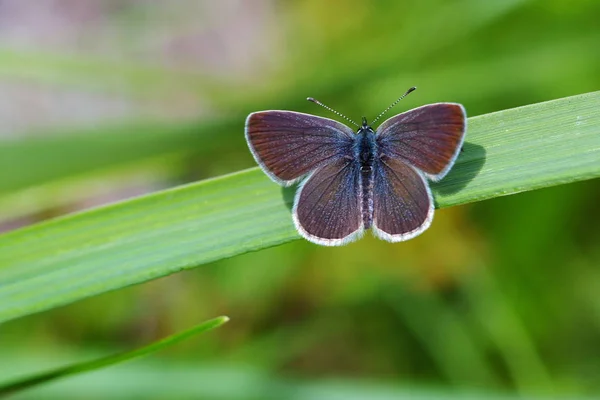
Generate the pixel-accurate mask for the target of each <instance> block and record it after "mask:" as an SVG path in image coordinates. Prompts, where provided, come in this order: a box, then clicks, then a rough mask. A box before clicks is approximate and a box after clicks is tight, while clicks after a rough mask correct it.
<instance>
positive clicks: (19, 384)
mask: <svg viewBox="0 0 600 400" xmlns="http://www.w3.org/2000/svg"><path fill="white" fill-rule="evenodd" d="M228 320H229V318H227V317H217V318H214V319H211V320H208V321H206V322H203V323H202V324H200V325H196V326H194V327H193V328H190V329H187V330H185V331H183V332H180V333H177V334H175V335H171V336H169V337H166V338H164V339H162V340H159V341H157V342H154V343H152V344H150V345H148V346H144V347H142V348H139V349H136V350H131V351H126V352H124V353H120V354H115V355H112V356H107V357H103V358H100V359H98V360H93V361H86V362H82V363H78V364H75V365H71V366H68V367H63V368H58V369H55V370H53V371H48V372H43V373H40V374H38V375H35V376H31V377H28V378H23V379H19V380H16V381H13V382H9V383H7V384H0V396H6V395H9V394H14V393H16V392H19V391H21V390H25V389H29V388H31V387H34V386H37V385H40V384H43V383H48V382H51V381H54V380H57V379H62V378H66V377H68V376H71V375H77V374H81V373H83V372H88V371H94V370H97V369H100V368H104V367H108V366H111V365H114V364H119V363H122V362H124V361H129V360H131V359H134V358H137V357H142V356H145V355H148V354H150V353H153V352H155V351H158V350H162V349H164V348H165V347H168V346H172V345H174V344H176V343H178V342H181V341H183V340H185V339H187V338H189V337H191V336H194V335H197V334H199V333H202V332H206V331H209V330H211V329H214V328H218V327H219V326H221V325H223V324H224V323H226V322H227V321H228Z"/></svg>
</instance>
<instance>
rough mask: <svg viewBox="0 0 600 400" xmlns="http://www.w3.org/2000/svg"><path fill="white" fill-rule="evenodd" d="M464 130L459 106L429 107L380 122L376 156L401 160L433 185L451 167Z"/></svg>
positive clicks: (464, 114) (442, 104) (437, 105)
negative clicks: (421, 172)
mask: <svg viewBox="0 0 600 400" xmlns="http://www.w3.org/2000/svg"><path fill="white" fill-rule="evenodd" d="M465 129H466V113H465V110H464V108H463V107H462V106H461V105H460V104H455V103H437V104H430V105H426V106H423V107H419V108H415V109H413V110H410V111H407V112H405V113H402V114H398V115H396V116H394V117H391V118H389V119H388V120H386V121H385V122H383V123H382V124H381V125H380V126H379V128H377V144H378V147H379V152H380V154H383V155H384V156H387V157H390V158H398V159H400V160H403V161H405V162H407V163H409V164H410V165H412V166H414V167H416V168H417V169H419V170H421V171H423V172H424V173H425V174H426V175H427V177H428V178H430V179H432V180H434V181H437V180H440V179H442V178H443V177H444V176H445V175H446V174H447V173H448V171H449V170H450V168H451V167H452V164H454V161H455V159H456V157H457V155H458V153H459V151H460V148H461V146H462V142H463V139H464V135H465Z"/></svg>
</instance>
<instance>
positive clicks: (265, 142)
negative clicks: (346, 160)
mask: <svg viewBox="0 0 600 400" xmlns="http://www.w3.org/2000/svg"><path fill="white" fill-rule="evenodd" d="M353 135H354V133H353V131H352V130H351V129H350V128H348V127H347V126H346V125H344V124H341V123H339V122H337V121H334V120H331V119H327V118H321V117H315V116H313V115H309V114H303V113H297V112H292V111H260V112H256V113H252V114H250V115H249V116H248V118H247V120H246V139H247V141H248V144H249V146H250V149H251V150H252V154H253V155H254V158H255V159H256V161H257V162H258V164H259V165H260V166H261V167H262V169H263V170H264V171H265V172H266V173H267V175H269V177H271V178H272V179H273V180H274V181H276V182H277V183H279V184H284V185H289V184H291V183H293V182H294V181H295V180H297V179H298V178H300V177H302V176H303V175H306V174H307V173H309V172H311V171H313V170H315V169H316V168H318V167H320V166H322V165H324V164H327V163H330V162H333V161H335V160H337V159H339V158H340V157H344V156H351V155H352V143H353Z"/></svg>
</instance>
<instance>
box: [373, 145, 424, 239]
mask: <svg viewBox="0 0 600 400" xmlns="http://www.w3.org/2000/svg"><path fill="white" fill-rule="evenodd" d="M432 220H433V198H432V196H431V191H430V190H429V186H428V185H427V182H426V180H425V178H424V177H423V175H422V174H421V173H420V172H419V171H417V170H416V169H414V168H413V167H411V166H410V165H408V164H406V163H405V162H403V161H400V160H398V159H395V158H388V157H383V158H382V159H379V160H377V161H376V162H375V164H374V168H373V233H374V234H375V236H377V237H379V238H381V239H384V240H387V241H389V242H401V241H403V240H408V239H411V238H413V237H415V236H417V235H420V234H421V233H422V232H423V231H425V230H426V229H427V228H428V227H429V225H431V221H432Z"/></svg>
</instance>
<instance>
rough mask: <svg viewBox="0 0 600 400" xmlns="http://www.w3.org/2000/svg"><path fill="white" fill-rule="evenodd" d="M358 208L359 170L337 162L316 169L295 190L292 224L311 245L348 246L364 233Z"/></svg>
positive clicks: (343, 161)
mask: <svg viewBox="0 0 600 400" xmlns="http://www.w3.org/2000/svg"><path fill="white" fill-rule="evenodd" d="M360 204H361V203H360V166H359V165H358V164H357V163H356V162H355V161H353V160H352V159H348V158H339V159H337V160H335V161H333V162H331V163H329V164H326V165H324V166H323V167H321V168H319V169H317V170H316V171H315V172H314V173H312V174H311V175H310V176H309V177H308V178H306V180H305V181H304V182H303V184H302V185H301V186H300V187H299V188H298V191H297V193H296V198H295V201H294V209H293V218H294V223H295V225H296V228H297V229H298V231H299V232H300V234H301V235H302V236H304V237H305V238H306V239H308V240H310V241H311V242H314V243H317V244H322V245H327V246H335V245H341V244H344V243H348V242H350V241H352V240H355V239H357V238H358V237H359V236H360V234H361V233H362V232H363V223H362V215H361V205H360Z"/></svg>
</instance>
